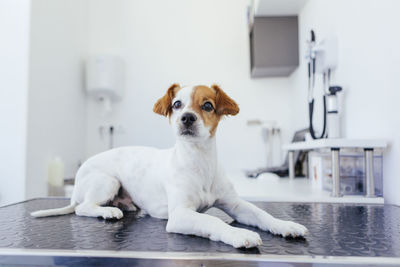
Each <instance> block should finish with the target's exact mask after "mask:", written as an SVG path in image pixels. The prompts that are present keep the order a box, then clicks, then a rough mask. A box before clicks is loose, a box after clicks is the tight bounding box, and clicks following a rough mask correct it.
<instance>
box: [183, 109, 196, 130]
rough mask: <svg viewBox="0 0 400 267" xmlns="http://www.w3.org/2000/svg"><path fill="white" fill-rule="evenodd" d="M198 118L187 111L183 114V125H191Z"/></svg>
mask: <svg viewBox="0 0 400 267" xmlns="http://www.w3.org/2000/svg"><path fill="white" fill-rule="evenodd" d="M196 120H197V117H196V115H194V114H193V113H190V112H186V113H185V114H183V115H182V118H181V121H182V123H183V125H185V126H187V127H189V126H191V125H192V124H193V122H195V121H196Z"/></svg>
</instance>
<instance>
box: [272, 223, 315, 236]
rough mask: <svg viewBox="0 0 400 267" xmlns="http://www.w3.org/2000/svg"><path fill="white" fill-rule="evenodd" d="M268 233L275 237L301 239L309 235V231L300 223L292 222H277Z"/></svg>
mask: <svg viewBox="0 0 400 267" xmlns="http://www.w3.org/2000/svg"><path fill="white" fill-rule="evenodd" d="M267 230H268V231H270V232H271V233H273V234H275V235H282V236H284V237H287V236H292V237H299V236H305V235H306V234H308V229H307V228H306V227H305V226H303V225H301V224H298V223H295V222H291V221H283V220H276V221H274V222H273V223H272V224H271V225H270V226H269V227H268V228H267Z"/></svg>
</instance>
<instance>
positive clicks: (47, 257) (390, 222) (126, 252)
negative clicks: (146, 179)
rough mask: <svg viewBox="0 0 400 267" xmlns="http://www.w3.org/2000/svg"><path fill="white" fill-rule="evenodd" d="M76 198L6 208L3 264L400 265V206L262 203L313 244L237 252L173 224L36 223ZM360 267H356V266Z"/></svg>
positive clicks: (73, 219) (127, 217)
mask: <svg viewBox="0 0 400 267" xmlns="http://www.w3.org/2000/svg"><path fill="white" fill-rule="evenodd" d="M68 202H69V201H68V199H54V198H44V199H34V200H29V201H26V202H22V203H17V204H14V205H9V206H5V207H1V208H0V265H16V264H21V265H24V266H27V265H57V266H90V265H93V266H100V265H102V266H104V265H105V266H132V265H135V266H141V265H143V266H157V265H162V266H210V265H223V266H288V265H287V264H288V263H290V264H291V265H292V266H311V265H312V264H315V263H318V264H319V265H318V266H321V265H332V266H340V265H341V264H358V265H359V266H363V265H365V264H376V265H379V266H382V265H400V207H397V206H391V205H375V204H329V203H301V204H296V203H278V202H274V203H268V202H256V203H255V204H256V205H257V206H259V207H260V208H262V209H264V210H267V211H268V212H270V213H271V214H273V215H274V216H276V217H278V218H282V219H286V220H294V221H296V222H299V223H302V224H304V225H306V226H307V227H308V229H309V230H310V234H309V235H308V236H307V237H306V238H305V239H303V238H295V239H293V238H282V237H279V236H274V235H272V234H270V233H268V232H263V231H260V230H258V229H256V228H253V227H246V226H243V225H240V224H238V223H236V222H232V219H231V218H230V217H228V216H227V215H226V214H224V213H222V212H221V211H219V210H216V209H210V210H209V211H208V213H211V214H213V215H216V216H218V217H220V218H222V219H223V220H225V221H227V222H228V223H232V224H233V225H235V226H240V227H244V228H248V229H251V230H254V231H257V232H258V233H260V235H261V238H262V239H263V243H264V244H263V245H262V246H259V247H257V248H253V249H235V248H233V247H231V246H229V245H226V244H224V243H222V242H214V241H210V240H208V239H204V238H200V237H195V236H187V235H180V234H169V233H167V232H166V231H165V225H166V221H165V220H159V219H155V218H151V217H144V218H136V213H134V212H133V213H132V212H131V213H125V214H124V218H123V219H122V220H119V221H117V220H110V221H107V220H103V219H99V218H88V217H78V216H76V215H74V214H70V215H65V216H58V217H48V218H40V219H37V218H32V217H30V216H29V213H30V212H31V211H34V210H37V209H44V208H54V207H61V206H63V205H66V204H67V203H68ZM352 266H355V265H352Z"/></svg>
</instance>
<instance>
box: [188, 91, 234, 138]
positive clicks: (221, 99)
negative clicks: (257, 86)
mask: <svg viewBox="0 0 400 267" xmlns="http://www.w3.org/2000/svg"><path fill="white" fill-rule="evenodd" d="M206 102H210V103H211V104H212V106H213V109H212V110H211V111H207V110H205V109H203V107H204V104H205V103H206ZM192 109H193V110H194V111H195V112H196V113H197V114H199V115H200V116H201V118H202V120H203V122H204V125H205V126H208V127H210V134H211V136H214V135H215V132H216V130H217V126H218V123H219V121H220V120H221V117H222V116H223V115H236V114H237V113H239V107H238V105H237V104H236V102H235V101H234V100H233V99H231V98H230V97H229V96H228V95H227V94H225V92H224V91H222V89H221V88H220V87H218V86H217V85H212V86H211V88H210V87H208V86H204V85H199V86H195V87H194V92H193V95H192Z"/></svg>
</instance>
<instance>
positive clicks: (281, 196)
mask: <svg viewBox="0 0 400 267" xmlns="http://www.w3.org/2000/svg"><path fill="white" fill-rule="evenodd" d="M228 176H229V178H230V179H231V181H232V182H233V184H234V186H235V189H236V191H237V192H238V194H239V195H240V196H241V197H242V198H244V199H247V200H252V201H284V202H332V203H377V204H382V203H383V198H381V197H379V198H366V197H363V196H344V197H340V198H333V197H331V196H330V192H328V191H324V190H321V189H319V188H317V187H315V186H314V185H312V184H311V181H310V180H309V179H307V178H295V179H294V180H290V179H289V178H280V177H278V176H277V175H275V174H272V173H265V174H262V175H260V176H259V177H258V178H256V179H252V178H247V177H246V176H245V175H244V172H243V171H232V172H229V173H228Z"/></svg>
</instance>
